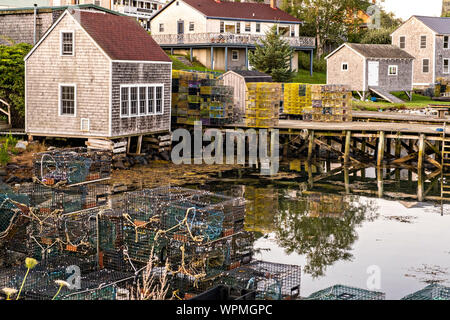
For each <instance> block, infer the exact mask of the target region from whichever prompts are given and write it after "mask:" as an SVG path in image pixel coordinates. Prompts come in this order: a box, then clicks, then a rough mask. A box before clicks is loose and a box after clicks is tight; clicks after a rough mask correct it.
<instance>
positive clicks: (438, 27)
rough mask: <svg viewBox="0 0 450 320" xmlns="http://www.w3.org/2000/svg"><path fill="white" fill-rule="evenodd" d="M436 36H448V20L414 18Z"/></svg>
mask: <svg viewBox="0 0 450 320" xmlns="http://www.w3.org/2000/svg"><path fill="white" fill-rule="evenodd" d="M414 17H416V18H417V19H418V20H419V21H421V22H422V23H424V24H425V25H426V26H428V27H429V28H430V29H432V30H434V32H436V33H438V34H450V18H441V17H425V16H414Z"/></svg>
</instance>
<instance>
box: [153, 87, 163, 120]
mask: <svg viewBox="0 0 450 320" xmlns="http://www.w3.org/2000/svg"><path fill="white" fill-rule="evenodd" d="M155 89H156V93H155V102H156V114H161V113H162V87H161V86H158V87H155Z"/></svg>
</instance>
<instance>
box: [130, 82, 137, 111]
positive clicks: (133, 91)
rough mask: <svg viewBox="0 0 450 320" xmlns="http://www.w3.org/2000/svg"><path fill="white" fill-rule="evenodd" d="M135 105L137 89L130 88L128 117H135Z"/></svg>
mask: <svg viewBox="0 0 450 320" xmlns="http://www.w3.org/2000/svg"><path fill="white" fill-rule="evenodd" d="M137 103H138V95H137V87H131V88H130V115H132V116H133V115H137V113H138V112H137V111H138V108H137Z"/></svg>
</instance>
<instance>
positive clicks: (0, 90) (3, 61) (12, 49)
mask: <svg viewBox="0 0 450 320" xmlns="http://www.w3.org/2000/svg"><path fill="white" fill-rule="evenodd" d="M31 48H32V46H31V45H30V44H26V43H19V44H15V43H11V45H10V46H7V45H0V75H1V76H0V98H1V99H3V100H5V101H6V102H8V103H9V104H10V105H11V114H12V117H11V118H12V125H13V126H23V123H24V117H25V63H24V60H23V59H24V57H25V56H26V55H27V53H28V52H29V51H30V50H31Z"/></svg>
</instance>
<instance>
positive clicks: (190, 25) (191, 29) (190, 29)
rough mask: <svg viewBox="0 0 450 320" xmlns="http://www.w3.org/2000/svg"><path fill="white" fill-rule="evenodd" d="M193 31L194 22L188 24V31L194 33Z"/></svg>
mask: <svg viewBox="0 0 450 320" xmlns="http://www.w3.org/2000/svg"><path fill="white" fill-rule="evenodd" d="M194 29H195V24H194V22H189V31H194Z"/></svg>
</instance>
